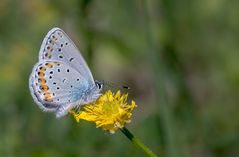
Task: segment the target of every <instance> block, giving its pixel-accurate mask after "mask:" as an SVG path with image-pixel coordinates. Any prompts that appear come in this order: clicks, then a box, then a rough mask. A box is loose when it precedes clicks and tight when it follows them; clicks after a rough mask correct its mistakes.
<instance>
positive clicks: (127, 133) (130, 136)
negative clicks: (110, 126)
mask: <svg viewBox="0 0 239 157" xmlns="http://www.w3.org/2000/svg"><path fill="white" fill-rule="evenodd" d="M120 131H121V132H122V133H123V134H124V135H125V136H126V137H127V138H128V139H129V140H130V141H131V142H132V143H134V144H135V145H136V146H138V147H139V148H140V149H141V150H142V151H143V152H144V153H145V154H147V155H148V156H149V157H158V156H157V155H156V154H154V153H153V152H152V151H151V150H150V149H149V148H148V147H147V146H146V145H145V144H144V143H142V142H141V141H140V140H139V139H138V138H137V137H135V136H134V135H133V134H132V133H131V132H130V131H129V130H128V129H127V128H126V127H123V128H121V129H120Z"/></svg>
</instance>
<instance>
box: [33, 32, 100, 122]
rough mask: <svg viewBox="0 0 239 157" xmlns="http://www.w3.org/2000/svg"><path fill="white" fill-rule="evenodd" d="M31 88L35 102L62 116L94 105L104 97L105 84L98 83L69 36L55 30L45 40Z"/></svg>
mask: <svg viewBox="0 0 239 157" xmlns="http://www.w3.org/2000/svg"><path fill="white" fill-rule="evenodd" d="M29 87H30V91H31V95H32V97H33V99H34V101H35V102H36V103H37V105H38V106H39V107H40V108H41V109H42V110H43V111H49V112H55V113H56V117H62V116H64V115H66V114H67V113H68V111H69V110H70V109H71V108H73V107H76V106H79V105H83V104H88V103H91V102H94V101H95V100H96V99H97V98H98V97H99V96H100V95H101V94H100V92H101V90H102V87H103V84H102V83H101V82H98V81H94V79H93V76H92V74H91V72H90V70H89V68H88V66H87V64H86V62H85V61H84V59H83V57H82V56H81V54H80V52H79V50H78V49H77V48H76V46H75V45H74V43H73V42H72V41H71V40H70V38H69V37H68V36H67V35H66V33H65V32H63V31H62V30H61V29H60V28H53V29H52V30H50V31H49V32H48V33H47V35H46V37H45V38H44V40H43V43H42V45H41V48H40V52H39V61H38V63H36V64H35V66H34V67H33V70H32V73H31V75H30V78H29Z"/></svg>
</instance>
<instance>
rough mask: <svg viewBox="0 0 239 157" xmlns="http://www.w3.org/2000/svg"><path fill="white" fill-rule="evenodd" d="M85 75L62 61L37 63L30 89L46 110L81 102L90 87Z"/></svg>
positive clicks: (31, 77)
mask: <svg viewBox="0 0 239 157" xmlns="http://www.w3.org/2000/svg"><path fill="white" fill-rule="evenodd" d="M89 88H90V87H89V84H88V83H87V80H86V79H85V77H84V76H82V75H81V74H80V73H79V72H78V71H76V70H75V69H73V68H72V67H71V66H69V65H67V64H66V63H64V62H60V61H51V60H48V61H42V62H39V63H37V64H36V65H35V66H34V68H33V71H32V74H31V76H30V89H31V91H32V96H33V97H34V99H35V101H36V102H37V103H38V105H39V106H40V107H41V108H42V109H43V110H45V111H53V110H56V109H57V108H58V107H59V106H62V105H65V104H73V103H75V102H78V103H79V102H80V100H81V98H82V94H83V93H85V92H86V91H87V89H89Z"/></svg>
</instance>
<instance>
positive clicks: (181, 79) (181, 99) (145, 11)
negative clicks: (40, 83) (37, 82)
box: [0, 0, 239, 157]
mask: <svg viewBox="0 0 239 157" xmlns="http://www.w3.org/2000/svg"><path fill="white" fill-rule="evenodd" d="M238 6H239V1H236V0H234V1H233V0H232V1H230V2H229V1H228V0H132V1H128V0H105V1H98V0H69V1H65V0H51V1H47V0H34V1H33V0H21V1H17V0H1V2H0V72H1V75H0V76H1V77H0V156H6V157H15V156H17V157H18V156H19V157H21V156H24V157H25V156H36V157H53V156H58V157H65V156H69V157H81V156H84V157H85V156H98V157H103V156H104V157H105V156H120V157H122V156H137V157H138V156H142V157H144V156H145V155H144V154H143V152H141V150H139V149H138V148H136V147H134V145H132V144H131V143H130V141H129V140H128V139H127V138H126V137H125V136H124V135H123V134H122V133H121V132H117V133H115V134H113V135H111V134H109V133H105V132H104V131H102V130H101V129H96V128H95V125H94V124H93V123H89V122H85V121H82V122H80V123H76V122H75V120H74V119H73V118H72V117H71V116H66V117H64V118H62V119H59V120H57V119H55V117H54V114H49V113H43V112H41V110H40V109H39V108H38V107H37V106H36V105H35V103H34V102H33V100H32V98H31V96H30V93H29V88H28V77H29V74H30V73H31V69H32V67H33V65H34V64H35V63H36V62H37V59H38V52H39V49H40V45H41V42H42V40H43V38H44V36H45V35H46V33H47V32H48V31H49V30H50V29H51V28H52V27H54V26H58V27H60V28H62V29H63V30H64V31H65V32H67V34H68V35H69V36H70V37H71V38H72V40H73V41H74V42H75V44H76V45H77V46H78V47H79V49H80V50H81V52H82V54H83V56H84V57H85V59H86V60H87V62H88V64H89V66H90V68H91V70H92V73H93V75H94V77H95V79H99V80H105V81H108V82H112V83H114V84H117V85H128V86H130V87H131V89H130V90H129V91H125V92H129V95H130V98H133V99H134V100H135V101H136V102H137V104H138V107H137V109H136V110H135V112H134V114H133V120H132V122H131V123H130V124H129V125H127V127H128V128H129V129H130V130H131V131H132V132H133V133H134V134H135V135H136V136H137V137H139V138H140V139H141V140H142V141H143V142H144V143H145V144H146V145H148V146H149V147H150V148H151V149H152V150H153V151H154V152H155V153H157V154H159V155H160V156H162V157H163V156H165V157H191V156H193V157H209V156H210V157H211V156H212V157H214V156H215V157H224V156H228V157H236V156H239V114H238V111H239V96H238V93H239V20H238V17H239V7H238ZM107 88H110V89H111V88H114V89H112V90H115V89H117V86H115V87H107Z"/></svg>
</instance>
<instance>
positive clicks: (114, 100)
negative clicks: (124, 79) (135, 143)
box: [70, 90, 137, 133]
mask: <svg viewBox="0 0 239 157" xmlns="http://www.w3.org/2000/svg"><path fill="white" fill-rule="evenodd" d="M127 96H128V94H123V95H121V93H120V91H117V92H116V94H113V93H112V92H111V91H110V90H109V91H107V92H106V93H105V94H103V95H102V96H100V97H99V98H98V99H97V100H96V102H94V103H91V104H87V105H85V106H84V107H83V108H82V109H81V110H80V111H75V110H71V111H70V113H71V114H72V115H73V116H74V118H75V119H76V121H77V122H79V121H80V119H83V120H86V121H92V122H95V124H96V127H97V128H99V127H101V128H102V129H103V130H106V131H109V132H110V133H114V132H115V131H117V130H118V129H119V128H123V127H124V125H125V124H126V123H130V121H131V117H132V111H133V110H134V108H135V107H137V105H136V104H135V102H134V101H132V102H131V104H128V103H127V102H126V101H127Z"/></svg>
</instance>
